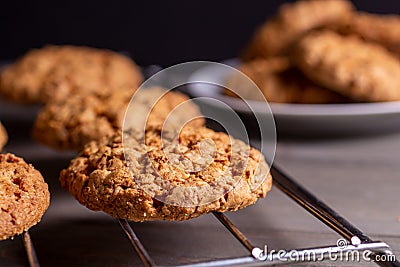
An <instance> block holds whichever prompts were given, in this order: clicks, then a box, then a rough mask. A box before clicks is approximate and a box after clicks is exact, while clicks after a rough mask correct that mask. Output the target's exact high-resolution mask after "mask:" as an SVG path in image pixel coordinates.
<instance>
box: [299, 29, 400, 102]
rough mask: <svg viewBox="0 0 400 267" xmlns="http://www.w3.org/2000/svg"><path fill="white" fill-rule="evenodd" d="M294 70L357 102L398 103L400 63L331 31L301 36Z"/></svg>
mask: <svg viewBox="0 0 400 267" xmlns="http://www.w3.org/2000/svg"><path fill="white" fill-rule="evenodd" d="M295 61H296V62H297V65H298V67H299V68H300V69H301V70H302V71H303V72H304V73H305V74H306V75H307V76H308V77H309V78H310V79H311V80H313V81H314V82H315V83H318V84H320V85H322V86H325V87H327V88H330V89H332V90H335V91H337V92H339V93H341V94H343V95H347V96H349V97H351V98H353V99H355V100H358V101H395V100H400V62H399V60H398V59H397V58H396V57H395V56H394V55H393V54H391V53H390V52H388V51H387V50H386V49H385V48H383V47H381V46H379V45H376V44H372V43H367V42H364V41H363V40H361V39H359V38H357V37H355V36H341V35H339V34H337V33H334V32H331V31H321V32H315V33H312V34H310V35H307V36H305V37H304V38H303V39H302V40H301V41H300V42H299V43H298V46H297V49H296V54H295Z"/></svg>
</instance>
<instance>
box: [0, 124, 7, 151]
mask: <svg viewBox="0 0 400 267" xmlns="http://www.w3.org/2000/svg"><path fill="white" fill-rule="evenodd" d="M7 140H8V136H7V132H6V129H4V126H3V125H2V124H1V122H0V151H1V150H2V149H3V147H4V146H5V145H6V143H7Z"/></svg>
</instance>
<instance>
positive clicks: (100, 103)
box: [33, 88, 205, 150]
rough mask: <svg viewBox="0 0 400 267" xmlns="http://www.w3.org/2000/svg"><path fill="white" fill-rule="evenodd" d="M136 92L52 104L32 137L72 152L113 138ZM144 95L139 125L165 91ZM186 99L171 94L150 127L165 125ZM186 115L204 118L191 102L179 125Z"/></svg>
mask: <svg viewBox="0 0 400 267" xmlns="http://www.w3.org/2000/svg"><path fill="white" fill-rule="evenodd" d="M134 91H135V90H132V89H130V88H125V89H124V90H122V89H121V90H116V91H114V92H108V93H97V94H89V95H72V96H70V97H68V98H65V99H58V100H54V101H52V102H49V103H47V105H46V106H45V107H44V108H43V109H42V110H41V111H40V113H39V115H38V117H37V119H36V122H35V124H34V127H33V136H34V138H35V139H36V140H37V141H39V142H41V143H43V144H46V145H49V146H51V147H53V148H57V149H70V150H79V149H82V147H83V146H84V145H85V144H86V143H88V142H89V141H92V140H99V139H100V138H102V137H110V136H112V135H113V134H114V133H115V132H118V131H121V130H122V124H123V121H124V116H125V112H126V109H127V107H128V104H129V102H130V100H131V98H132V95H133V94H134ZM141 92H143V93H141V94H140V96H141V99H139V101H137V102H135V103H137V105H135V107H133V108H134V109H135V110H134V111H133V112H134V114H135V119H136V120H135V122H136V123H138V121H139V120H140V119H146V115H147V114H142V112H141V109H142V108H143V107H147V105H149V100H151V99H153V97H156V96H157V95H159V94H160V92H164V91H163V89H161V88H150V89H146V90H141ZM187 100H189V99H188V98H187V97H186V96H185V95H183V94H181V93H177V92H169V93H168V94H166V95H165V96H164V97H163V98H161V99H160V101H159V102H158V103H157V104H156V105H155V106H154V108H153V109H152V112H151V113H150V115H149V118H148V120H147V122H148V124H162V123H163V122H164V120H165V118H166V117H167V116H168V115H169V113H170V112H171V111H172V110H173V109H174V108H175V107H176V106H177V105H179V104H180V103H183V102H185V101H187ZM150 102H151V101H150ZM187 116H193V117H195V116H201V113H200V111H199V108H198V107H197V106H196V105H195V104H193V103H191V105H188V107H187V108H186V110H185V112H184V114H182V112H181V113H178V114H175V115H174V118H176V120H178V122H177V124H178V123H179V122H182V121H181V120H183V119H184V118H186V117H187ZM182 123H183V122H182ZM191 123H192V124H193V125H195V126H201V125H203V124H204V123H205V121H204V119H203V118H199V119H197V120H194V121H192V122H191ZM143 125H144V124H143Z"/></svg>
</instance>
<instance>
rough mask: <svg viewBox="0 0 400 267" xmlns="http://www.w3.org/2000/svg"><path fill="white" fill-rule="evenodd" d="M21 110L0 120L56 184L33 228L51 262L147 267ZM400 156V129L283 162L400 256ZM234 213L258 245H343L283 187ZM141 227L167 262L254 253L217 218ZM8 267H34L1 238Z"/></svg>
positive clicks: (290, 149) (298, 146)
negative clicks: (77, 189) (76, 194)
mask: <svg viewBox="0 0 400 267" xmlns="http://www.w3.org/2000/svg"><path fill="white" fill-rule="evenodd" d="M11 108H13V109H14V108H15V107H11V106H9V105H5V104H4V103H0V120H1V121H3V122H4V124H5V126H6V128H7V130H8V132H9V134H10V141H9V144H8V145H7V147H6V151H9V152H12V153H15V154H17V155H19V156H22V157H24V158H25V159H26V160H27V161H28V162H30V163H32V164H33V165H34V166H35V167H36V168H37V169H39V170H40V171H41V172H42V174H43V176H44V177H45V179H46V181H47V182H48V183H49V185H50V191H51V197H52V198H51V199H52V201H51V206H50V208H49V210H48V211H47V212H46V214H45V215H44V217H43V219H42V221H41V223H40V224H38V225H37V226H35V227H33V228H32V229H31V231H30V232H31V236H32V239H33V241H34V244H35V246H36V249H37V254H38V257H39V260H40V263H41V265H42V266H140V261H139V259H138V257H137V256H136V254H135V252H134V251H133V249H132V248H131V247H130V245H129V243H128V240H127V239H126V237H125V235H124V233H123V232H122V229H121V228H120V227H119V225H118V223H117V221H116V220H115V219H112V218H110V217H109V216H107V215H105V214H103V213H100V212H92V211H90V210H88V209H86V208H85V207H83V206H81V205H79V204H78V203H77V202H76V201H75V199H74V198H72V197H71V196H70V195H69V194H68V193H67V192H65V191H63V190H62V189H61V188H60V186H59V183H58V173H59V171H60V170H61V169H62V168H64V167H66V166H67V165H68V162H69V160H70V159H71V158H72V157H73V156H74V154H73V153H65V152H57V151H54V150H52V149H49V148H47V147H45V146H42V145H40V144H37V143H35V142H34V141H33V140H31V138H30V128H31V126H32V118H33V117H34V110H35V108H22V107H18V108H17V109H18V110H20V111H18V112H20V113H18V112H17V111H15V110H11ZM21 109H22V111H21ZM32 110H33V111H32ZM23 114H25V115H23ZM29 114H31V115H29ZM22 115H23V116H22ZM21 116H22V117H21ZM399 151H400V133H392V134H386V135H376V136H370V137H362V138H354V137H353V138H341V139H315V138H308V139H300V140H293V139H284V138H280V139H279V142H278V147H277V153H276V161H277V162H279V164H280V165H281V166H283V167H284V169H285V170H286V171H287V172H288V173H289V174H291V175H292V176H293V177H295V179H296V180H297V181H298V182H300V183H301V184H303V185H304V186H305V187H307V188H308V189H309V190H310V191H312V192H313V193H315V194H316V195H317V196H318V197H319V198H321V199H322V200H323V201H325V202H326V203H328V204H329V205H330V206H331V207H332V208H334V209H335V210H336V211H338V212H339V213H340V214H341V215H343V216H344V217H345V218H347V219H348V220H349V221H350V222H352V223H354V224H355V225H356V226H358V227H359V228H361V229H362V230H364V231H365V232H366V233H367V234H369V235H370V236H372V237H373V238H375V239H378V240H383V241H385V242H387V243H388V244H389V245H391V247H392V249H393V251H394V252H395V254H396V255H397V256H398V257H400V201H399V200H400V197H399V196H400V194H399V192H400V174H399V173H400V172H399V170H400V157H399V153H400V152H399ZM227 215H228V217H229V218H230V219H232V221H233V222H234V223H235V224H236V225H237V226H238V227H239V228H240V229H241V230H242V231H243V232H244V233H245V234H246V235H247V236H248V237H249V238H250V239H251V240H252V241H253V243H254V244H255V245H257V246H264V245H266V244H267V245H268V247H270V248H274V249H281V248H284V249H292V248H300V247H310V246H319V245H333V244H336V240H337V239H338V238H339V236H338V235H337V234H335V233H334V232H332V231H331V230H330V229H328V228H327V227H326V226H324V225H323V224H322V223H320V222H319V221H317V220H316V219H314V218H313V217H312V216H311V215H310V214H308V213H307V212H306V211H304V210H303V209H302V208H300V207H299V206H298V205H297V204H295V203H294V202H293V201H292V200H290V199H289V198H288V197H287V196H286V195H284V194H283V193H282V192H281V191H279V190H278V189H277V188H275V187H274V188H273V189H272V191H271V192H270V193H269V194H268V196H267V197H266V198H265V199H262V200H260V201H259V202H258V203H257V204H255V205H254V206H251V207H248V208H246V209H244V210H241V211H238V212H235V213H228V214H227ZM132 226H133V227H134V229H135V230H136V231H137V234H138V236H139V237H140V238H141V239H142V241H143V244H144V246H145V247H146V248H147V249H148V250H149V252H150V254H151V255H152V256H153V257H154V259H155V261H156V262H157V263H158V264H162V265H173V264H183V263H190V262H197V261H203V260H211V259H216V258H226V257H237V256H241V255H243V256H244V255H247V252H246V250H245V249H244V248H243V247H242V246H241V245H240V244H239V243H238V242H237V241H236V240H235V239H234V238H233V237H232V236H231V235H230V234H229V233H228V232H227V230H226V229H225V228H224V227H223V226H222V225H221V224H220V223H219V222H218V221H217V220H216V219H215V218H214V217H213V216H212V215H205V216H202V217H200V218H198V219H194V220H191V221H186V222H150V223H133V224H132ZM326 264H327V265H333V266H336V265H339V266H359V265H367V266H374V265H373V264H371V263H354V262H350V263H348V262H347V263H346V262H328V263H326ZM302 265H304V266H306V265H307V264H302ZM315 265H321V263H316V264H315ZM0 266H27V259H26V254H25V251H24V248H23V244H22V238H21V237H20V236H17V237H15V238H14V239H13V240H7V241H2V242H0Z"/></svg>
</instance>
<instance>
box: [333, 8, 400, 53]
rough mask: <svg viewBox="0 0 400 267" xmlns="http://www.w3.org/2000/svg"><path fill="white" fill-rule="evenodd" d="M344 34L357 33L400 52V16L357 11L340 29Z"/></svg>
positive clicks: (367, 39) (365, 38)
mask: <svg viewBox="0 0 400 267" xmlns="http://www.w3.org/2000/svg"><path fill="white" fill-rule="evenodd" d="M339 31H340V32H341V33H344V34H355V35H358V36H359V37H361V38H362V39H364V40H366V41H370V42H374V43H377V44H380V45H382V46H384V47H386V48H387V49H388V50H390V51H392V52H395V53H400V16H399V15H378V14H370V13H365V12H358V13H355V14H354V15H353V16H352V17H351V19H350V20H349V22H348V23H347V24H345V25H343V27H341V28H340V29H339Z"/></svg>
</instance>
